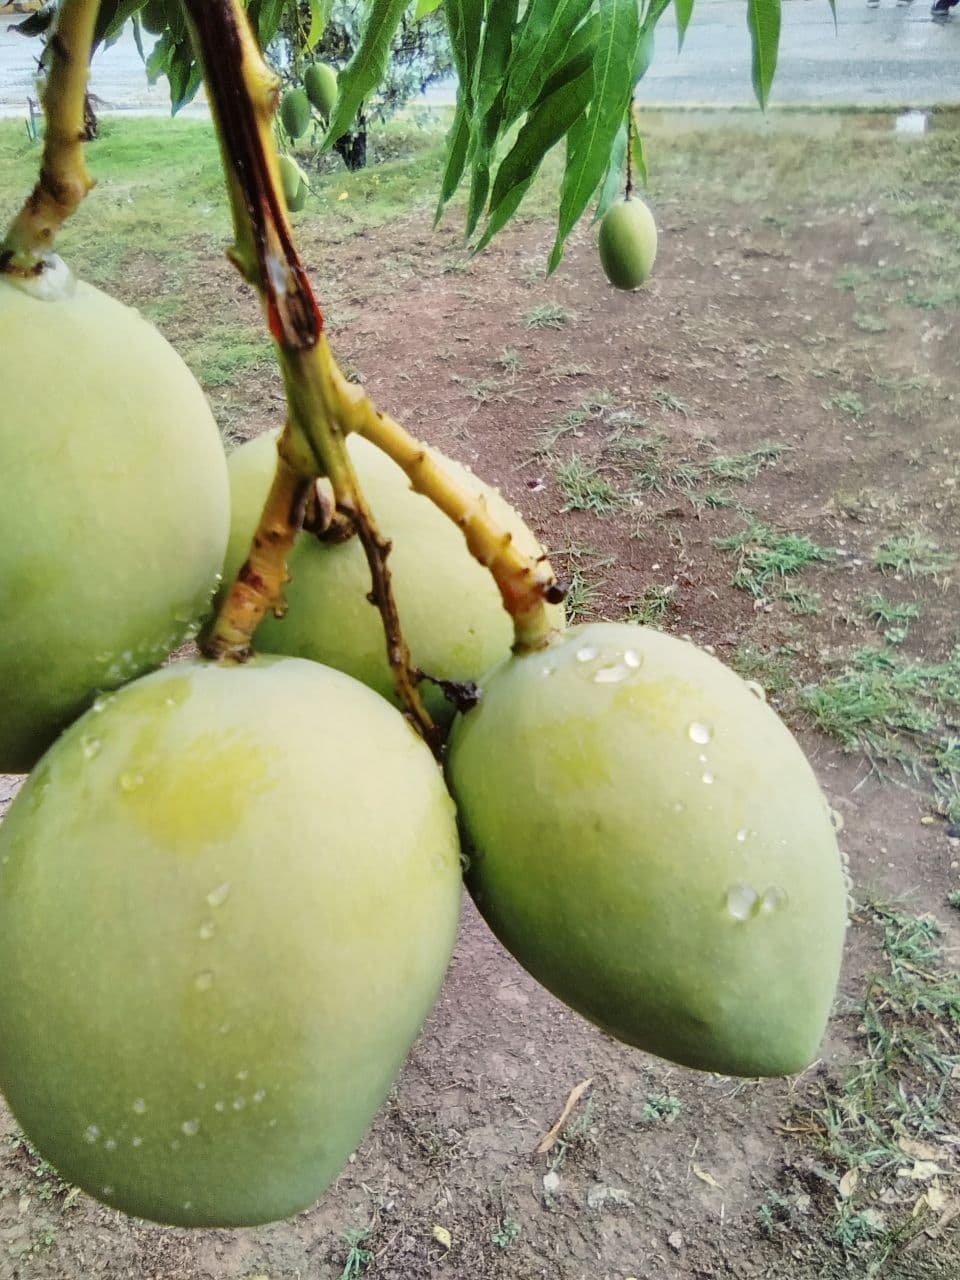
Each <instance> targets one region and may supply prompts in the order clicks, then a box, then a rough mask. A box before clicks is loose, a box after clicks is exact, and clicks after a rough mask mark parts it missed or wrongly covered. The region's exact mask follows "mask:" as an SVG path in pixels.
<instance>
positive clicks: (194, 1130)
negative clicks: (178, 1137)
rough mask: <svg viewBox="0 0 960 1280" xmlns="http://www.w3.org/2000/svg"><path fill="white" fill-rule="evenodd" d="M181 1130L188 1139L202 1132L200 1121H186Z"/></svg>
mask: <svg viewBox="0 0 960 1280" xmlns="http://www.w3.org/2000/svg"><path fill="white" fill-rule="evenodd" d="M180 1128H181V1129H182V1130H183V1132H184V1133H185V1134H186V1135H187V1137H188V1138H193V1137H196V1135H197V1134H198V1133H199V1132H200V1121H199V1120H184V1122H183V1124H182V1125H181V1126H180Z"/></svg>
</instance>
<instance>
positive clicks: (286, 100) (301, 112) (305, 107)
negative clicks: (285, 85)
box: [280, 89, 310, 140]
mask: <svg viewBox="0 0 960 1280" xmlns="http://www.w3.org/2000/svg"><path fill="white" fill-rule="evenodd" d="M280 121H281V123H282V124H283V127H284V129H286V131H287V133H288V134H289V135H290V137H291V138H293V139H294V140H296V139H297V138H299V137H300V136H301V134H304V133H306V132H307V129H308V127H309V125H310V99H309V98H308V97H307V95H306V93H305V92H304V91H303V89H288V90H287V92H286V93H285V94H284V95H283V97H282V98H281V99H280Z"/></svg>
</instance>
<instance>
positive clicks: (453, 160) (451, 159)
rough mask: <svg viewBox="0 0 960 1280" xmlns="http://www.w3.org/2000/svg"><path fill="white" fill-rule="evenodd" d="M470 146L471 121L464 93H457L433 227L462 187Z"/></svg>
mask: <svg viewBox="0 0 960 1280" xmlns="http://www.w3.org/2000/svg"><path fill="white" fill-rule="evenodd" d="M469 144H470V121H469V119H468V117H467V111H466V106H465V105H464V98H463V93H462V92H460V91H458V93H457V110H456V114H455V115H454V117H453V124H452V126H451V128H450V132H449V133H448V134H447V164H446V168H445V169H444V171H443V178H442V179H441V182H440V199H439V201H438V202H437V211H436V213H435V214H434V218H433V225H434V226H436V225H437V223H438V222H439V221H440V219H441V218H442V217H443V211H444V209H445V208H446V205H447V202H448V201H449V199H450V197H451V196H452V195H453V193H454V192H455V191H456V189H457V187H458V186H459V185H460V179H461V178H462V177H463V171H464V169H465V168H466V164H467V148H468V146H469Z"/></svg>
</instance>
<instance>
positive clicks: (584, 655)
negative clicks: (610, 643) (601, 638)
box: [577, 644, 600, 662]
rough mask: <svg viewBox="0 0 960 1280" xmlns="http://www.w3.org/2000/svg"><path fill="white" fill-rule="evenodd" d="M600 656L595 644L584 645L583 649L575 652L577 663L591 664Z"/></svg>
mask: <svg viewBox="0 0 960 1280" xmlns="http://www.w3.org/2000/svg"><path fill="white" fill-rule="evenodd" d="M599 656H600V650H599V649H598V648H597V646H596V645H595V644H585V645H584V646H583V648H581V649H578V650H577V661H578V662H592V661H593V660H594V658H598V657H599Z"/></svg>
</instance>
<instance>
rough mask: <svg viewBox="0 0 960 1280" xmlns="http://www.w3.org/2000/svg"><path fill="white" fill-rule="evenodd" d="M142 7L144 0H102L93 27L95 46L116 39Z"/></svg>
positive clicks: (109, 42)
mask: <svg viewBox="0 0 960 1280" xmlns="http://www.w3.org/2000/svg"><path fill="white" fill-rule="evenodd" d="M141 8H143V0H101V3H100V8H99V10H98V12H97V21H96V25H95V26H94V29H93V43H94V47H96V46H97V45H99V44H104V43H106V44H111V43H112V42H113V41H114V40H116V38H117V36H118V35H119V34H120V32H121V31H122V30H123V28H124V26H125V25H126V23H127V21H128V19H130V18H132V17H133V15H134V14H135V13H136V12H137V11H138V10H139V9H141Z"/></svg>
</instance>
